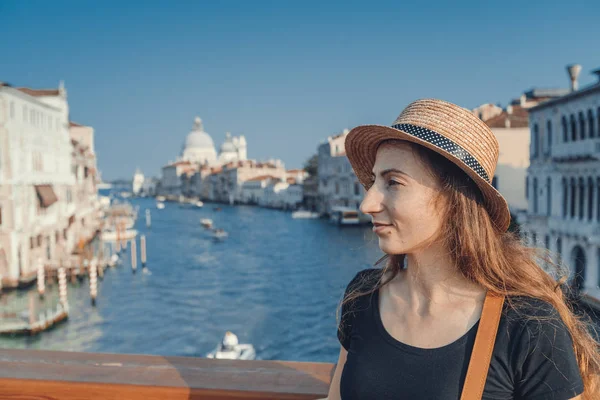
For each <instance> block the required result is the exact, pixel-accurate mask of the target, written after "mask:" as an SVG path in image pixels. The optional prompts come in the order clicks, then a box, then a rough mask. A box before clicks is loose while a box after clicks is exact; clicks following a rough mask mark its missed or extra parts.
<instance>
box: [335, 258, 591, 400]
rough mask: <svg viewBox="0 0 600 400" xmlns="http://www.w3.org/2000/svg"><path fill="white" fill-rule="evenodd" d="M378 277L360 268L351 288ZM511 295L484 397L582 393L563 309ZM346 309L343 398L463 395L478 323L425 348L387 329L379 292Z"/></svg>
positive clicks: (501, 399) (532, 398)
mask: <svg viewBox="0 0 600 400" xmlns="http://www.w3.org/2000/svg"><path fill="white" fill-rule="evenodd" d="M380 276H381V270H380V269H367V270H363V271H361V272H359V273H358V274H357V275H356V276H355V277H354V279H353V280H352V281H351V282H350V284H349V285H348V287H347V288H346V293H348V291H349V290H351V289H354V288H356V287H360V289H361V291H364V290H365V289H367V290H368V289H369V285H374V284H375V283H376V282H377V280H378V278H379V277H380ZM357 285H358V286H357ZM372 287H373V286H371V288H372ZM510 300H511V303H512V304H513V305H514V307H511V306H509V305H508V300H507V301H506V302H505V305H504V310H503V314H502V317H501V319H500V325H499V329H498V335H497V337H496V344H495V346H494V351H493V354H492V361H491V363H490V369H489V373H488V377H487V381H486V384H485V390H484V394H483V399H485V400H505V399H528V400H542V399H544V400H546V399H553V400H566V399H570V398H572V397H575V396H577V395H578V394H581V393H582V392H583V383H582V380H581V375H580V373H579V368H578V366H577V362H576V359H575V354H574V350H573V344H572V341H571V336H570V334H569V332H568V330H567V328H566V326H565V325H564V324H563V322H562V320H561V318H560V316H559V314H558V312H557V311H556V310H555V309H554V307H552V306H551V305H550V304H548V303H545V302H543V301H540V300H536V299H532V298H523V297H518V298H511V299H510ZM341 315H342V317H341V324H340V328H341V329H340V330H338V338H339V340H340V343H341V344H342V345H343V346H344V348H345V349H346V350H347V351H348V357H347V360H346V364H345V366H344V369H343V372H342V378H341V384H340V393H341V397H342V399H343V400H354V399H378V400H379V399H381V400H383V399H432V400H433V399H435V400H457V399H459V398H460V395H461V392H462V386H463V383H464V380H465V376H466V373H467V368H468V366H469V359H470V357H471V351H472V350H473V343H474V342H475V336H476V335H477V328H478V326H479V323H476V324H475V325H474V326H473V328H471V329H470V330H469V332H467V333H466V334H465V335H464V336H462V337H461V338H460V339H458V340H456V341H455V342H453V343H451V344H448V345H446V346H443V347H439V348H435V349H423V348H417V347H413V346H410V345H407V344H404V343H401V342H399V341H398V340H396V339H394V338H393V337H392V336H391V335H390V334H389V333H388V332H387V331H386V330H385V328H384V326H383V323H382V322H381V317H380V314H379V291H376V292H374V293H373V294H372V295H365V296H361V297H359V298H358V299H356V300H354V301H352V302H350V303H347V304H346V305H344V307H342V313H341Z"/></svg>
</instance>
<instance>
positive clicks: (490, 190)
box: [345, 125, 511, 232]
mask: <svg viewBox="0 0 600 400" xmlns="http://www.w3.org/2000/svg"><path fill="white" fill-rule="evenodd" d="M390 139H394V140H405V141H408V142H412V143H416V144H418V145H421V146H424V147H427V148H428V149H430V150H433V151H434V152H436V153H438V154H440V155H442V156H444V157H446V158H447V159H449V160H450V161H452V162H453V163H454V164H456V165H457V166H458V167H459V168H460V169H462V170H463V171H464V172H465V173H466V174H467V175H468V176H469V177H470V178H471V179H472V180H473V181H474V182H475V184H476V185H477V186H478V187H479V189H480V190H481V193H482V195H483V199H484V203H485V207H486V210H487V211H488V214H489V215H490V217H491V219H492V221H493V222H494V224H495V226H496V227H497V228H498V229H499V230H500V231H502V232H505V231H506V230H507V229H508V226H509V225H510V219H511V217H510V210H509V207H508V203H507V202H506V199H504V197H503V196H502V194H500V192H498V191H497V190H496V188H494V187H493V186H492V185H491V184H490V183H489V182H488V181H487V180H485V179H483V178H482V177H481V176H480V175H479V174H477V172H475V171H474V170H472V169H471V168H470V167H469V166H467V165H466V164H465V163H464V162H463V161H462V160H461V159H459V158H458V157H456V156H454V155H453V154H451V153H449V152H447V151H445V150H443V149H441V148H439V147H437V146H435V145H434V144H431V143H429V142H427V141H425V140H423V139H420V138H418V137H415V136H413V135H411V134H409V133H407V132H404V131H402V130H400V129H396V128H392V127H389V126H383V125H362V126H358V127H356V128H354V129H352V130H351V131H350V132H349V133H348V136H346V141H345V148H346V156H347V157H348V159H349V160H350V164H351V165H352V168H353V169H354V173H355V174H356V176H357V178H358V180H359V181H360V183H361V184H362V185H363V186H364V187H365V189H369V187H370V185H371V176H372V170H373V165H375V157H376V155H377V148H378V147H379V145H380V144H381V142H383V141H384V140H390Z"/></svg>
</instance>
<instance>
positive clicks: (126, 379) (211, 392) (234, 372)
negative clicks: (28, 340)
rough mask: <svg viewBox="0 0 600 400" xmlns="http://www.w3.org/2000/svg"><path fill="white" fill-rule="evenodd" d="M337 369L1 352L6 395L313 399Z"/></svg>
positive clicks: (324, 391) (0, 384) (95, 398)
mask: <svg viewBox="0 0 600 400" xmlns="http://www.w3.org/2000/svg"><path fill="white" fill-rule="evenodd" d="M333 371H334V365H333V364H327V363H307V362H290V361H239V360H210V359H205V358H188V357H161V356H144V355H129V354H93V353H76V352H59V351H45V350H8V349H0V387H1V388H2V396H3V398H15V399H16V398H22V399H24V398H56V399H58V398H60V399H67V400H75V399H82V398H85V399H91V400H100V399H139V400H142V399H143V400H152V399H182V400H183V399H186V400H188V399H203V400H242V399H263V400H271V399H272V400H275V399H278V400H309V399H319V398H323V397H326V396H327V392H328V389H329V383H330V380H331V376H332V374H333Z"/></svg>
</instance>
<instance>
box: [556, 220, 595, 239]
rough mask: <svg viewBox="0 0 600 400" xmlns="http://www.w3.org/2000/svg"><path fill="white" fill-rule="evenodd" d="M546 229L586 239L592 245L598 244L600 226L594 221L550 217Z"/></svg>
mask: <svg viewBox="0 0 600 400" xmlns="http://www.w3.org/2000/svg"><path fill="white" fill-rule="evenodd" d="M548 228H549V229H550V230H551V231H556V232H559V233H563V234H567V235H572V236H580V237H587V238H588V239H589V240H590V241H591V242H592V243H595V244H600V224H599V223H598V222H596V221H588V220H580V219H577V218H573V219H570V218H565V219H563V218H560V217H551V218H549V219H548Z"/></svg>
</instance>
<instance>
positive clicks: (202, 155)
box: [181, 117, 217, 164]
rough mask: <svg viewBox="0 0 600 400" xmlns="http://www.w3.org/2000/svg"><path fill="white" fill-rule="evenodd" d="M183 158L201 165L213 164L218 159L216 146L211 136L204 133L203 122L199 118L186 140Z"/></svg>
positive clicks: (195, 120)
mask: <svg viewBox="0 0 600 400" xmlns="http://www.w3.org/2000/svg"><path fill="white" fill-rule="evenodd" d="M181 153H182V154H181V158H182V160H184V161H191V162H195V163H201V164H206V163H208V164H212V163H214V162H215V160H216V158H217V153H216V151H215V144H214V142H213V140H212V138H211V137H210V135H209V134H208V133H206V132H204V128H203V126H202V120H201V119H200V118H199V117H196V118H195V119H194V128H193V129H192V131H191V132H190V133H189V134H188V135H187V137H186V138H185V143H184V145H183V150H182V152H181Z"/></svg>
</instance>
